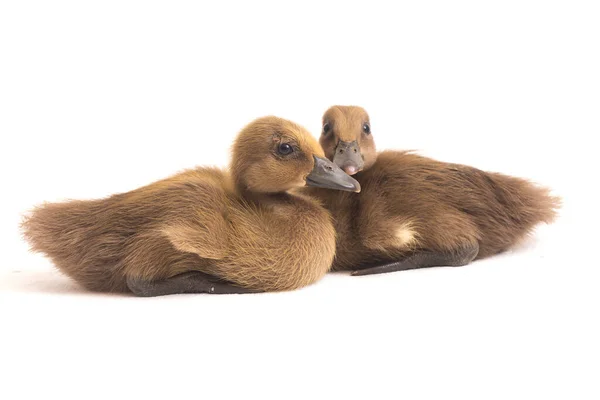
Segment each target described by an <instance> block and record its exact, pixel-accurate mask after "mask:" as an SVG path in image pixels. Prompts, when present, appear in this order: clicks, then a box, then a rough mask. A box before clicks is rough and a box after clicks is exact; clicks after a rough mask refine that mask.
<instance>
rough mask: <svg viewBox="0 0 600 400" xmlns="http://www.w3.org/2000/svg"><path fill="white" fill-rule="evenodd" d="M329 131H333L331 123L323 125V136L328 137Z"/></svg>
mask: <svg viewBox="0 0 600 400" xmlns="http://www.w3.org/2000/svg"><path fill="white" fill-rule="evenodd" d="M329 131H331V125H329V123H326V124H325V125H323V135H327V134H328V133H329Z"/></svg>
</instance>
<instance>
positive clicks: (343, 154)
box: [333, 140, 365, 175]
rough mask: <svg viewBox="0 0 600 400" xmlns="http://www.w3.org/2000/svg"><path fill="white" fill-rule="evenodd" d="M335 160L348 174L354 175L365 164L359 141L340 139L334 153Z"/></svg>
mask: <svg viewBox="0 0 600 400" xmlns="http://www.w3.org/2000/svg"><path fill="white" fill-rule="evenodd" d="M333 162H334V163H335V164H336V165H337V166H338V167H340V168H341V169H343V170H344V171H345V172H346V173H347V174H348V175H354V174H356V173H357V172H359V171H361V170H362V169H363V167H364V166H365V162H364V161H363V159H362V154H361V153H360V148H359V147H358V143H357V142H356V140H355V141H353V142H343V141H341V140H340V141H339V142H338V145H337V146H336V148H335V154H334V155H333Z"/></svg>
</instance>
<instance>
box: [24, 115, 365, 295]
mask: <svg viewBox="0 0 600 400" xmlns="http://www.w3.org/2000/svg"><path fill="white" fill-rule="evenodd" d="M323 156H324V154H323V151H322V149H321V147H320V146H319V144H318V143H317V141H316V140H315V139H314V138H313V137H312V136H311V135H310V134H309V133H308V132H307V131H306V130H305V129H304V128H303V127H301V126H299V125H296V124H294V123H293V122H290V121H287V120H284V119H281V118H277V117H265V118H260V119H257V120H255V121H254V122H252V123H250V124H249V125H247V126H246V127H245V128H244V129H243V130H242V131H241V132H240V133H239V135H238V136H237V138H236V140H235V142H234V145H233V148H232V160H231V164H230V171H229V173H227V172H226V171H223V170H220V169H216V168H197V169H193V170H188V171H184V172H182V173H179V174H177V175H174V176H172V177H170V178H167V179H163V180H160V181H157V182H155V183H152V184H150V185H148V186H145V187H142V188H139V189H136V190H133V191H130V192H127V193H122V194H116V195H113V196H110V197H108V198H105V199H100V200H91V201H69V202H65V203H54V204H44V205H41V206H39V207H37V208H36V209H34V210H33V212H32V213H31V214H30V216H29V217H27V218H26V219H25V220H24V222H23V224H22V228H23V231H24V236H25V238H26V239H27V240H28V242H29V243H30V244H31V247H32V249H33V250H35V251H38V252H42V253H44V254H46V255H47V256H48V257H49V258H50V259H52V261H53V262H54V263H55V265H56V266H57V267H58V268H59V269H60V270H61V271H62V272H63V273H65V274H66V275H68V276H69V277H71V278H72V279H74V280H75V281H77V282H79V283H80V284H82V285H83V286H84V287H86V288H88V289H90V290H94V291H108V292H124V291H132V292H133V293H135V294H137V295H140V296H156V295H165V294H174V293H203V292H206V293H244V292H248V291H277V290H290V289H295V288H298V287H301V286H304V285H308V284H311V283H313V282H315V281H316V280H318V279H319V278H321V277H322V276H323V274H325V273H326V272H327V271H328V270H329V268H330V266H331V262H332V260H333V257H334V252H335V231H334V228H333V225H332V223H331V217H330V214H329V213H328V212H327V211H326V210H325V209H324V208H323V207H322V206H321V205H320V203H319V202H318V201H317V200H315V199H313V198H311V197H308V196H305V195H302V194H291V193H287V191H288V190H290V189H292V188H296V187H299V186H304V185H312V186H317V187H322V188H331V189H339V190H349V191H359V190H360V186H359V185H358V183H357V182H356V181H355V180H354V179H352V178H351V177H350V176H348V175H347V174H345V173H344V172H343V171H342V170H341V169H340V168H338V167H337V166H336V165H335V164H333V163H332V162H331V161H329V160H327V159H326V158H324V157H323Z"/></svg>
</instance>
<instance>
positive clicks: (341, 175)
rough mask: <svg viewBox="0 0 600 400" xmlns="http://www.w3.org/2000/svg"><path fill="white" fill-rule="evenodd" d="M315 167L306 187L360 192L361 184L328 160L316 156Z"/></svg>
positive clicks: (307, 179) (308, 177)
mask: <svg viewBox="0 0 600 400" xmlns="http://www.w3.org/2000/svg"><path fill="white" fill-rule="evenodd" d="M314 158H315V166H314V168H313V170H312V171H311V173H310V174H308V176H307V177H306V186H316V187H320V188H326V189H336V190H346V191H348V192H357V193H358V192H360V183H358V182H357V181H356V180H355V179H354V178H352V177H350V176H349V175H348V174H346V173H345V172H344V171H342V170H341V169H340V167H338V166H337V165H335V164H334V163H332V162H331V161H329V160H328V159H326V158H321V157H317V156H314Z"/></svg>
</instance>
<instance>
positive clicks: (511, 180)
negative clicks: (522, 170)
mask: <svg viewBox="0 0 600 400" xmlns="http://www.w3.org/2000/svg"><path fill="white" fill-rule="evenodd" d="M490 175H491V179H492V180H493V181H494V182H495V184H496V185H495V186H496V188H497V190H496V197H497V198H498V200H499V201H501V202H504V203H505V205H506V206H507V208H508V209H509V211H510V212H511V214H512V218H513V220H514V221H516V222H518V223H519V224H520V225H521V226H522V228H523V229H525V230H527V231H529V230H530V229H531V228H533V227H534V226H535V225H537V224H539V223H542V222H544V223H546V224H550V223H552V222H554V221H555V220H556V218H557V216H558V210H559V209H560V208H561V206H562V199H561V198H560V197H558V196H554V195H552V194H551V190H550V189H549V188H547V187H543V186H539V185H537V184H535V183H533V182H530V181H528V180H526V179H522V178H516V177H512V176H507V175H502V174H496V173H492V174H490Z"/></svg>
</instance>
